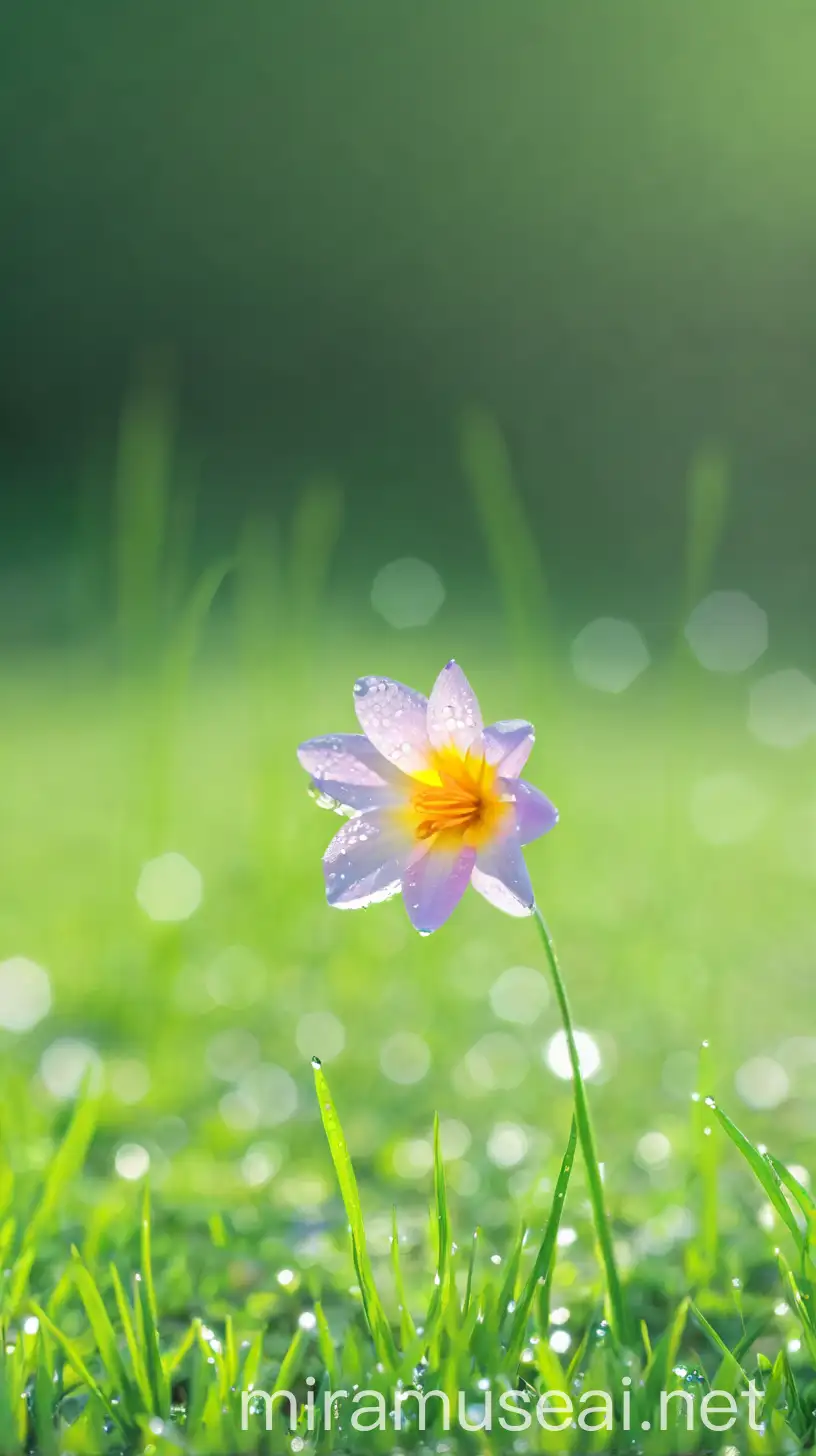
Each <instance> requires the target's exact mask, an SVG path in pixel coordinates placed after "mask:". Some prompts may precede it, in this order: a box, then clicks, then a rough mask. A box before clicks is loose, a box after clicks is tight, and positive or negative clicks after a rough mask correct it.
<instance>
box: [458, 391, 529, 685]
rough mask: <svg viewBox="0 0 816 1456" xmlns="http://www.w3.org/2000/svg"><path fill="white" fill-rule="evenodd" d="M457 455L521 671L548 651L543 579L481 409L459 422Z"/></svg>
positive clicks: (506, 465) (493, 426) (492, 428)
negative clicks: (458, 448) (468, 488)
mask: <svg viewBox="0 0 816 1456" xmlns="http://www.w3.org/2000/svg"><path fill="white" fill-rule="evenodd" d="M459 446H460V456H461V461H462V468H463V470H464V474H465V478H466V480H467V483H468V485H469V486H470V491H471V495H472V498H473V502H474V505H475V507H476V514H477V516H478V519H479V524H480V526H481V528H482V535H483V537H484V541H485V545H486V547H487V551H488V555H489V557H490V563H491V566H492V568H493V575H494V577H495V579H496V582H497V585H498V587H499V591H500V592H501V597H502V605H503V608H504V617H505V622H506V624H507V634H508V639H509V641H510V642H511V643H512V645H513V648H514V650H515V651H516V652H517V654H518V656H519V660H520V663H521V664H522V666H524V667H527V666H528V665H529V664H531V663H535V664H536V667H537V669H538V670H539V672H538V675H539V678H540V664H541V660H542V657H546V655H547V652H548V650H549V647H550V636H551V633H550V625H549V616H550V614H549V607H548V601H547V589H546V578H545V573H544V567H543V565H542V561H541V555H540V552H539V550H538V547H537V545H536V538H535V532H534V531H533V530H532V528H531V525H530V521H529V518H528V515H527V511H526V510H525V507H524V503H523V501H522V498H521V495H520V494H519V491H518V487H517V485H516V482H515V480H514V478H513V469H512V465H511V462H510V454H509V451H508V449H507V444H506V441H505V439H504V436H503V435H502V432H501V430H500V429H499V426H498V425H497V423H496V421H495V420H494V419H493V418H492V417H491V416H490V415H489V414H487V413H486V412H485V411H484V410H480V409H470V410H468V411H467V412H466V413H465V414H464V415H463V417H462V420H461V422H460V432H459Z"/></svg>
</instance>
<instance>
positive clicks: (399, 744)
mask: <svg viewBox="0 0 816 1456" xmlns="http://www.w3.org/2000/svg"><path fill="white" fill-rule="evenodd" d="M354 708H355V711H356V713H357V718H358V720H359V723H360V727H361V728H362V730H363V732H364V733H365V735H366V737H367V738H368V739H369V740H370V741H371V743H373V745H374V747H375V748H376V749H377V750H378V751H379V752H380V753H381V754H382V755H383V757H384V758H387V759H388V761H389V763H392V764H395V765H396V767H397V768H400V769H402V770H403V771H404V772H405V773H408V774H411V773H419V772H421V770H422V769H424V768H427V767H428V763H429V760H430V745H429V743H428V727H427V717H428V700H427V698H425V697H423V695H422V693H416V692H414V690H413V688H406V687H404V686H403V684H402V683H398V682H393V681H392V679H391V678H390V677H360V678H358V679H357V681H356V683H355V684H354Z"/></svg>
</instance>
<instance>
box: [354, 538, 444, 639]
mask: <svg viewBox="0 0 816 1456" xmlns="http://www.w3.org/2000/svg"><path fill="white" fill-rule="evenodd" d="M444 600H445V588H444V585H443V583H442V578H441V576H440V575H439V572H438V571H436V570H435V569H434V567H433V566H430V565H429V564H428V562H427V561H420V560H418V558H417V557H415V556H402V557H400V559H399V561H390V562H389V563H388V565H387V566H384V567H383V568H382V570H381V571H378V572H377V575H376V576H375V578H374V585H373V586H372V588H371V605H372V606H373V608H374V610H375V612H379V614H380V616H381V617H383V618H384V619H385V621H386V622H387V623H388V625H389V627H399V628H405V627H424V626H426V625H427V623H428V622H430V621H431V620H432V619H433V618H434V617H435V616H436V614H437V612H438V611H439V608H440V607H441V606H442V603H443V602H444Z"/></svg>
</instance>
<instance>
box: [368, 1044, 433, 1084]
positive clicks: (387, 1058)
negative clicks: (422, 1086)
mask: <svg viewBox="0 0 816 1456" xmlns="http://www.w3.org/2000/svg"><path fill="white" fill-rule="evenodd" d="M430 1065H431V1053H430V1050H429V1048H428V1044H427V1042H425V1041H423V1039H422V1037H421V1036H417V1035H416V1033H415V1032H413V1031H397V1032H395V1033H394V1035H393V1036H389V1037H388V1038H387V1039H386V1041H384V1042H383V1044H382V1046H381V1048H380V1066H381V1067H382V1070H383V1072H384V1074H385V1076H386V1077H388V1078H389V1080H390V1081H392V1082H398V1083H399V1084H400V1086H403V1087H409V1086H411V1085H412V1083H414V1082H421V1081H422V1078H423V1077H426V1076H427V1075H428V1071H429V1068H430Z"/></svg>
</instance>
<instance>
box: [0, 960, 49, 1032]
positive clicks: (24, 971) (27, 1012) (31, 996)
mask: <svg viewBox="0 0 816 1456" xmlns="http://www.w3.org/2000/svg"><path fill="white" fill-rule="evenodd" d="M50 1010H51V981H50V979H49V976H48V972H47V971H44V970H43V968H42V966H38V965H37V964H36V962H35V961H30V960H28V959H27V957H26V956H12V957H11V958H10V959H9V960H7V961H0V1027H2V1028H3V1029H4V1030H5V1031H16V1032H22V1031H30V1030H31V1028H32V1026H36V1025H37V1023H38V1022H39V1021H42V1019H43V1017H44V1016H47V1015H48V1013H49V1011H50Z"/></svg>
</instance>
